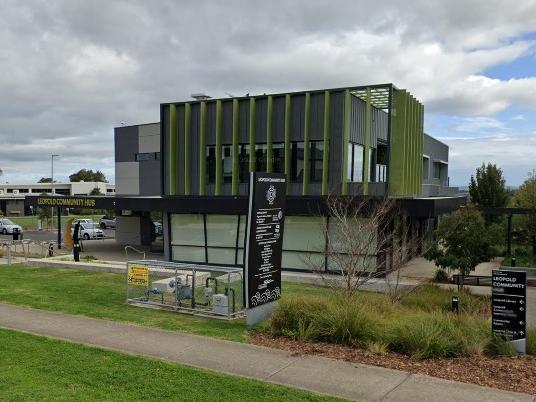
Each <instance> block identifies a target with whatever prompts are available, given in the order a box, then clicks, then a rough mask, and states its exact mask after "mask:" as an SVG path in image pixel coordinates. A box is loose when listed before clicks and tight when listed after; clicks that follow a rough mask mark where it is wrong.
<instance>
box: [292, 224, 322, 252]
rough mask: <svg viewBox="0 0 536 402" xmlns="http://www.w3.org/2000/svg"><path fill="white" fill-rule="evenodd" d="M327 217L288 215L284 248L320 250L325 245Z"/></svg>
mask: <svg viewBox="0 0 536 402" xmlns="http://www.w3.org/2000/svg"><path fill="white" fill-rule="evenodd" d="M325 225H326V223H325V218H322V217H317V216H287V217H286V218H285V231H284V236H283V249H284V250H295V251H319V252H323V251H324V247H325V238H324V230H325Z"/></svg>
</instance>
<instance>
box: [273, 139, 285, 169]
mask: <svg viewBox="0 0 536 402" xmlns="http://www.w3.org/2000/svg"><path fill="white" fill-rule="evenodd" d="M272 155H273V156H272V172H274V173H285V144H282V143H278V144H272Z"/></svg>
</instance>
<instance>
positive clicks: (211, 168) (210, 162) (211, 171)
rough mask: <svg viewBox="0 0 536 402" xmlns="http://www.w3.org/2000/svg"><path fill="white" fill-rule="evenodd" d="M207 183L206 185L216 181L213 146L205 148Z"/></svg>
mask: <svg viewBox="0 0 536 402" xmlns="http://www.w3.org/2000/svg"><path fill="white" fill-rule="evenodd" d="M207 181H208V183H214V182H215V181H216V147H215V146H214V145H210V146H208V147H207Z"/></svg>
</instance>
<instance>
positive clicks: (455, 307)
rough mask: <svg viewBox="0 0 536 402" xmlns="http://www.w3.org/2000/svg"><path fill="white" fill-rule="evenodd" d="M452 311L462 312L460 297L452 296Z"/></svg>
mask: <svg viewBox="0 0 536 402" xmlns="http://www.w3.org/2000/svg"><path fill="white" fill-rule="evenodd" d="M452 312H453V313H456V314H458V313H459V312H460V298H459V297H458V296H452Z"/></svg>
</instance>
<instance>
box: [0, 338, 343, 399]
mask: <svg viewBox="0 0 536 402" xmlns="http://www.w3.org/2000/svg"><path fill="white" fill-rule="evenodd" d="M0 379H1V380H0V400H6V401H7V400H9V401H37V400H39V401H104V400H106V401H142V400H143V401H157V400H166V401H216V400H217V401H233V402H240V401H253V400H255V401H337V400H341V399H336V398H330V397H327V396H322V395H317V394H314V393H310V392H306V391H301V390H296V389H292V388H288V387H283V386H279V385H274V384H269V383H264V382H261V381H255V380H250V379H245V378H240V377H233V376H230V375H225V374H219V373H215V372H210V371H207V370H201V369H195V368H190V367H186V366H182V365H176V364H171V363H166V362H163V361H160V360H155V359H148V358H142V357H138V356H132V355H127V354H122V353H118V352H111V351H106V350H103V349H98V348H93V347H88V346H84V345H79V344H74V343H69V342H64V341H58V340H53V339H49V338H44V337H39V336H35V335H30V334H25V333H20V332H16V331H10V330H4V329H0Z"/></svg>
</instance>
